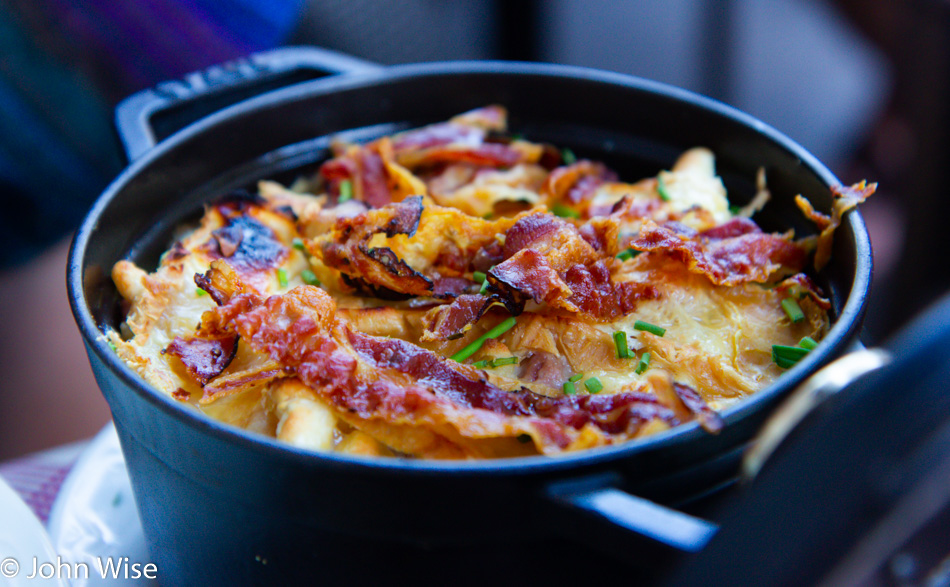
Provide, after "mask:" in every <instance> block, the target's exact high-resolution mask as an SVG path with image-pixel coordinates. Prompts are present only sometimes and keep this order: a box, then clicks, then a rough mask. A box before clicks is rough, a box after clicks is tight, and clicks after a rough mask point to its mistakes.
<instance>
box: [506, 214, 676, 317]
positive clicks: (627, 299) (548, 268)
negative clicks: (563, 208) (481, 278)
mask: <svg viewBox="0 0 950 587" xmlns="http://www.w3.org/2000/svg"><path fill="white" fill-rule="evenodd" d="M594 236H597V235H596V234H595V235H594ZM505 254H506V256H508V259H507V260H506V261H504V262H502V263H500V264H498V265H496V266H495V267H494V268H493V269H491V270H490V271H489V272H488V279H489V284H490V289H491V290H492V292H494V293H497V294H498V295H499V296H500V298H501V299H502V300H503V301H504V303H505V306H506V307H507V308H508V310H509V311H510V312H512V313H520V311H521V310H522V308H523V307H524V303H525V301H526V300H527V299H529V298H530V299H532V300H534V301H535V302H537V303H542V302H543V303H547V304H548V305H550V306H552V307H555V308H560V309H562V310H566V311H568V312H572V313H583V314H586V315H588V316H590V317H592V318H595V319H598V320H612V319H614V318H617V317H618V316H622V315H624V314H627V313H629V312H631V311H632V310H633V309H634V307H635V306H636V302H637V301H638V300H641V299H649V298H653V297H656V295H657V291H656V289H655V288H653V287H651V286H649V285H645V284H639V283H632V282H631V283H628V282H617V281H614V280H613V278H612V277H611V273H610V268H609V266H608V262H607V261H606V260H604V259H603V258H601V256H602V253H598V252H597V251H596V250H595V249H594V247H592V246H591V244H590V242H589V241H588V239H585V238H584V235H582V234H581V232H580V231H579V230H578V229H577V228H575V227H574V225H572V224H570V223H568V222H565V221H563V220H561V219H559V218H556V217H554V216H552V215H550V214H532V215H530V216H525V217H523V218H521V219H520V220H519V221H518V222H516V223H515V224H514V226H512V227H511V228H510V229H509V230H508V232H507V233H506V234H505Z"/></svg>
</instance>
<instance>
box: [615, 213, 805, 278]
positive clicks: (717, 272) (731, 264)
mask: <svg viewBox="0 0 950 587" xmlns="http://www.w3.org/2000/svg"><path fill="white" fill-rule="evenodd" d="M630 246H632V247H633V248H634V249H637V250H639V251H651V252H661V253H665V254H668V255H671V256H673V257H676V258H678V259H679V260H681V261H682V262H683V263H685V264H686V266H687V267H688V269H689V270H690V271H692V272H694V273H701V274H703V275H706V277H708V278H709V280H710V281H712V282H713V283H715V284H716V285H738V284H740V283H745V282H749V281H759V282H764V281H767V280H768V278H769V276H770V275H772V274H773V273H775V272H776V271H778V270H779V269H781V268H783V267H785V268H788V269H791V270H793V271H800V270H801V269H802V268H803V267H804V265H805V259H806V253H805V250H804V249H803V248H802V247H800V246H798V245H797V244H795V243H793V242H789V241H788V240H787V239H786V238H783V237H780V236H776V235H771V234H766V233H763V232H762V231H761V230H760V229H759V227H758V226H757V225H756V224H755V223H754V222H752V221H751V220H748V219H746V218H736V219H733V220H731V221H729V222H728V223H726V224H723V225H721V226H718V227H716V228H713V229H711V230H709V231H706V232H702V233H698V234H697V233H696V232H695V231H694V230H692V229H690V228H688V227H686V226H683V225H681V224H678V223H675V222H667V223H664V224H663V225H658V224H656V223H655V222H653V221H652V220H647V221H645V222H644V223H643V226H642V227H641V229H640V234H639V235H638V236H637V238H636V239H634V240H633V241H632V242H631V243H630Z"/></svg>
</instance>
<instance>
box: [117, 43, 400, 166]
mask: <svg viewBox="0 0 950 587" xmlns="http://www.w3.org/2000/svg"><path fill="white" fill-rule="evenodd" d="M381 67H382V66H380V65H376V64H374V63H371V62H369V61H364V60H362V59H358V58H356V57H351V56H349V55H344V54H342V53H337V52H335V51H329V50H327V49H319V48H317V47H281V48H279V49H273V50H270V51H263V52H260V53H254V54H252V55H249V56H247V57H242V58H240V59H235V60H234V61H229V62H227V63H222V64H220V65H213V66H211V67H209V68H207V69H203V70H201V71H195V72H192V73H189V74H187V75H185V76H184V77H182V78H181V79H178V80H170V81H165V82H161V83H159V84H158V85H156V86H155V87H154V88H150V89H147V90H143V91H141V92H138V93H137V94H133V95H131V96H129V97H128V98H126V99H125V100H123V101H122V102H120V103H119V105H118V106H117V107H116V111H115V126H116V130H117V131H118V134H119V139H120V140H121V142H122V146H123V148H124V149H125V153H126V155H127V156H128V158H129V161H135V160H136V159H138V158H139V157H141V156H142V155H144V154H145V153H146V152H148V151H149V150H151V149H152V147H154V146H155V145H156V144H157V143H158V141H160V140H162V139H164V138H165V137H167V136H169V135H171V134H172V133H174V132H175V131H178V130H180V129H182V128H184V127H185V126H188V125H189V124H191V123H192V122H195V121H197V120H199V119H201V118H203V117H205V116H207V115H209V114H212V113H214V112H216V111H218V110H222V109H223V108H226V107H227V106H230V105H232V104H236V103H237V102H240V101H242V100H246V99H248V98H252V97H254V96H257V95H260V94H263V93H265V92H268V91H270V90H274V89H277V88H281V87H284V86H289V85H292V84H295V83H300V82H304V81H309V80H313V79H317V78H321V77H326V76H330V75H336V74H345V73H369V72H374V71H378V70H379V69H381Z"/></svg>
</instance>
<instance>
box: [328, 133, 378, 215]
mask: <svg viewBox="0 0 950 587" xmlns="http://www.w3.org/2000/svg"><path fill="white" fill-rule="evenodd" d="M320 175H322V176H323V177H324V178H325V179H326V180H327V181H328V182H329V184H330V186H329V187H330V193H331V195H334V196H336V197H339V195H340V183H341V182H342V181H344V180H350V181H351V182H352V185H353V196H354V197H355V198H356V199H357V200H361V201H363V202H366V203H367V204H368V205H369V206H371V207H373V208H380V207H382V206H385V205H386V204H389V203H390V202H392V201H393V198H392V194H391V193H390V191H389V184H388V176H387V174H386V165H385V162H384V161H383V157H382V156H381V154H380V151H379V149H378V146H377V145H375V144H370V145H366V146H357V145H354V146H350V147H349V148H347V149H346V151H345V152H344V153H343V154H342V155H340V156H338V157H334V158H333V159H330V160H328V161H326V162H325V163H324V164H323V165H321V166H320Z"/></svg>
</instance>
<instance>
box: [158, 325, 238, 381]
mask: <svg viewBox="0 0 950 587" xmlns="http://www.w3.org/2000/svg"><path fill="white" fill-rule="evenodd" d="M237 341H238V337H236V336H221V337H217V338H207V339H205V338H182V337H180V336H178V337H175V340H173V341H172V342H171V343H170V344H169V345H168V346H167V347H165V350H164V353H165V354H168V355H171V356H173V357H178V359H179V360H180V361H181V363H182V365H184V366H185V370H186V371H187V372H188V374H189V375H190V376H191V377H192V378H193V379H195V380H196V381H198V383H200V384H201V385H202V386H203V385H205V384H207V383H208V381H210V380H211V379H212V378H213V377H216V376H218V375H220V374H221V372H222V371H224V370H225V369H226V368H227V366H228V365H230V364H231V361H232V360H234V355H235V354H237V348H238V345H237Z"/></svg>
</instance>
